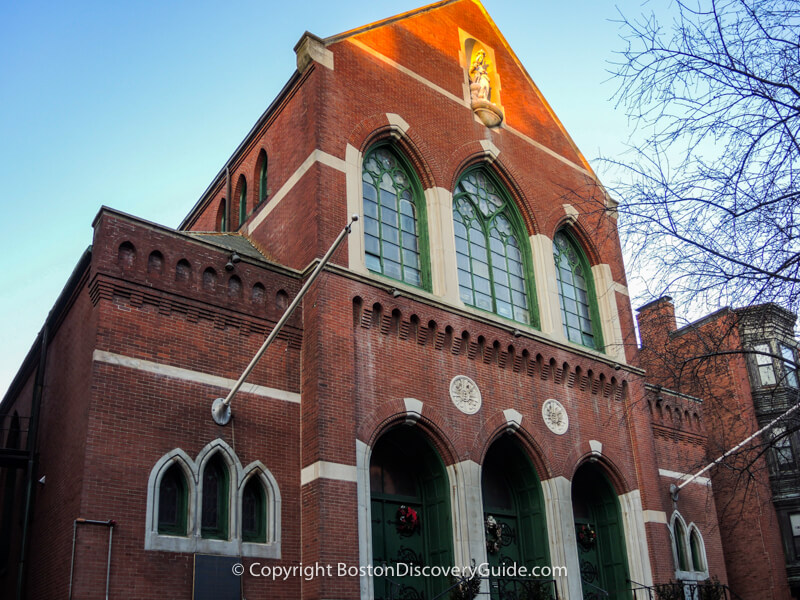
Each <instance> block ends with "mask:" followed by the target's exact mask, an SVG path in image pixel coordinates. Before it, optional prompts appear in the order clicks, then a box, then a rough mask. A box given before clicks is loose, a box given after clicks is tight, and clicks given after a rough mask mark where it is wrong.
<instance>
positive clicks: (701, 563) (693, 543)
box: [689, 527, 706, 571]
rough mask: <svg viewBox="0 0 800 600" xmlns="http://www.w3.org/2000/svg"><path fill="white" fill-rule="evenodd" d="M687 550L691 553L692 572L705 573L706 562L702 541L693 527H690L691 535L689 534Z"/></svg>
mask: <svg viewBox="0 0 800 600" xmlns="http://www.w3.org/2000/svg"><path fill="white" fill-rule="evenodd" d="M689 550H690V551H691V553H692V570H694V571H705V570H706V561H705V558H704V554H705V552H704V551H703V540H702V539H700V534H699V533H698V531H697V529H696V528H694V527H692V530H691V533H690V534H689Z"/></svg>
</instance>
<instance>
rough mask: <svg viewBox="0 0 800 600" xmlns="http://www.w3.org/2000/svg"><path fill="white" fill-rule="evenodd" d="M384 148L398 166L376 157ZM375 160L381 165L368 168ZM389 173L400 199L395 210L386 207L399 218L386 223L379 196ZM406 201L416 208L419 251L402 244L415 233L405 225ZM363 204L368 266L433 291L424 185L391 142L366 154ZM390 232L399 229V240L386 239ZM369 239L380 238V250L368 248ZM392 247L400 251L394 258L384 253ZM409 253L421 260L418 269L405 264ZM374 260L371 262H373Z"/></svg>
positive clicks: (382, 273) (416, 231) (416, 232)
mask: <svg viewBox="0 0 800 600" xmlns="http://www.w3.org/2000/svg"><path fill="white" fill-rule="evenodd" d="M382 150H383V151H385V152H386V153H387V154H388V155H389V157H390V158H392V159H394V160H395V161H396V164H395V165H390V166H389V167H387V166H386V165H384V164H382V163H381V162H380V161H379V160H377V158H376V154H377V153H379V152H381V151H382ZM373 159H375V163H376V166H377V167H378V169H377V172H373V171H370V170H367V164H368V163H370V161H372V160H373ZM386 175H388V176H389V177H390V178H391V179H392V185H393V188H394V190H395V193H394V197H395V198H396V202H397V204H396V210H392V209H390V208H388V209H387V210H388V211H390V212H394V213H396V219H392V222H391V223H387V222H385V220H384V217H383V211H384V210H385V207H384V204H383V202H382V200H381V198H380V190H381V187H380V179H381V178H382V177H384V176H386ZM398 175H400V176H401V177H405V178H406V180H407V181H406V182H405V185H404V184H403V182H402V181H400V182H398V181H397V177H398ZM366 178H369V181H366V180H365V179H366ZM365 185H366V186H368V189H370V190H371V194H370V195H372V194H374V196H375V198H374V199H373V198H367V197H366V196H367V194H366V193H365ZM406 192H407V193H408V197H406V198H403V197H402V196H403V194H404V193H406ZM403 201H408V202H410V203H411V206H412V208H413V212H414V227H415V231H414V233H413V235H414V237H415V238H416V245H417V248H416V252H414V251H413V250H411V249H406V248H404V247H403V241H404V240H405V239H406V236H411V235H412V234H411V232H409V231H407V230H405V229H404V228H403V217H404V216H405V217H408V216H409V215H404V214H403V213H402V202H403ZM367 204H370V205H374V207H375V211H376V212H375V214H373V215H370V214H369V211H368V209H367ZM361 207H362V212H363V215H364V225H363V229H364V249H365V256H364V261H365V263H366V266H367V269H369V270H370V271H371V272H373V273H377V274H379V275H382V276H383V277H387V278H389V279H392V280H394V281H401V282H403V283H406V284H408V285H412V286H414V287H419V288H422V289H424V290H426V291H429V292H430V291H431V290H432V286H431V267H430V250H429V248H430V245H429V239H428V218H427V210H426V205H425V196H424V193H423V190H422V185H421V184H420V182H419V178H418V177H417V174H416V172H415V171H414V169H413V167H412V166H411V164H410V163H409V161H408V159H407V158H406V157H405V156H404V155H403V153H402V152H400V151H399V150H398V149H397V148H395V147H394V146H393V145H392V144H391V143H386V142H383V143H378V144H376V145H375V146H373V147H372V148H370V149H369V151H368V152H367V153H365V155H364V159H363V161H362V166H361ZM389 218H391V215H389ZM370 227H372V228H375V229H377V231H373V232H370V231H368V229H369V228H370ZM385 227H388V228H387V231H386V233H384V228H385ZM391 231H395V232H396V235H397V241H396V242H392V241H389V240H388V239H387V237H388V234H389V233H390V232H391ZM370 238H374V239H376V240H377V252H376V251H375V250H376V249H372V251H370V250H368V249H367V246H368V244H369V239H370ZM390 246H394V247H396V248H397V249H398V250H397V252H398V254H397V255H396V256H395V257H393V258H388V257H386V256H384V252H385V250H387V249H388V248H389V247H390ZM407 252H408V253H410V254H409V257H410V256H412V255H413V254H416V257H417V258H416V260H417V262H418V264H417V267H416V268H415V267H413V266H411V265H409V264H406V262H407V260H410V258H408V257H407V256H406V253H407ZM375 260H377V261H378V262H379V264H378V265H376V264H374V261H375ZM371 262H372V264H370V263H371ZM390 265H391V266H392V268H398V270H399V273H398V276H396V277H395V276H394V275H392V274H389V273H387V272H386V271H387V270H388V268H389V266H390ZM407 270H409V271H410V273H409V274H407V273H406V271H407ZM415 271H416V272H418V273H419V281H415V280H414V278H413V276H412V274H413V272H415ZM406 277H410V279H407V278H406Z"/></svg>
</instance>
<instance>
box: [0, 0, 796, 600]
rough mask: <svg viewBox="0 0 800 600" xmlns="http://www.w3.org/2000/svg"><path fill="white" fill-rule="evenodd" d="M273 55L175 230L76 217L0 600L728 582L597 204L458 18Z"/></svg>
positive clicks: (691, 447)
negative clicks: (316, 269)
mask: <svg viewBox="0 0 800 600" xmlns="http://www.w3.org/2000/svg"><path fill="white" fill-rule="evenodd" d="M295 50H296V52H297V66H298V68H297V71H296V72H295V74H294V75H293V76H292V78H291V79H290V80H289V81H288V82H287V84H286V86H285V87H284V89H283V90H282V91H281V93H280V94H279V96H278V97H277V98H276V99H275V101H274V102H273V103H272V104H271V105H270V106H269V107H268V108H267V110H266V111H265V113H264V114H263V116H262V117H261V118H260V119H259V120H258V122H257V123H256V124H255V126H254V127H253V129H252V131H251V132H250V134H248V136H247V138H246V139H245V140H243V142H242V143H241V144H240V146H239V147H238V148H237V149H236V151H235V152H234V153H233V155H232V156H231V157H230V159H229V160H228V162H227V163H226V164H225V165H224V166H223V168H222V169H221V170H220V172H219V173H218V174H217V176H216V177H215V178H214V179H213V180H212V182H211V184H210V185H209V187H208V189H207V190H206V192H205V193H204V194H203V196H202V197H201V198H200V200H199V201H198V202H197V204H196V205H195V206H194V207H193V208H192V209H191V211H190V212H189V214H188V216H187V217H186V219H185V220H184V222H183V223H182V224H181V225H180V226H179V228H178V229H171V228H168V227H163V226H161V225H156V224H153V223H149V222H145V221H143V220H141V219H137V218H136V217H133V216H130V215H125V214H122V213H119V212H117V211H114V210H112V209H109V208H102V209H101V210H100V212H99V214H98V215H97V218H96V219H95V222H94V239H93V240H92V245H91V247H90V249H89V250H88V251H87V253H86V254H85V256H84V257H83V259H82V260H81V262H80V263H79V264H78V265H77V267H76V269H75V272H74V273H73V275H72V277H71V278H70V280H69V282H68V283H67V285H66V287H65V289H64V292H63V294H62V296H61V298H60V299H59V300H58V302H57V304H56V306H55V307H54V309H53V311H52V312H51V313H50V315H49V317H48V319H47V322H46V324H45V326H44V328H43V330H42V333H41V335H40V336H39V338H38V339H37V341H36V343H35V344H34V346H33V348H32V349H31V352H30V354H29V356H28V357H27V358H26V360H25V362H24V363H23V365H22V367H21V369H20V371H19V374H18V376H17V377H16V379H15V381H14V382H13V384H12V386H11V388H10V390H9V392H8V394H7V395H6V397H5V398H4V400H3V402H2V404H0V417H2V418H3V428H4V431H3V436H4V437H3V438H2V442H3V446H4V448H5V450H3V454H2V460H3V462H2V466H3V472H2V477H1V478H0V486H2V488H0V489H2V494H0V498H2V503H3V504H2V507H3V508H2V511H3V512H2V513H1V516H0V527H2V532H1V533H2V535H0V541H1V543H2V547H0V559H2V560H0V569H1V570H0V589H3V590H4V593H5V594H7V595H8V596H9V597H13V596H14V594H16V595H17V597H24V598H55V597H64V596H66V595H69V594H72V597H74V598H99V597H104V594H105V593H106V590H108V591H109V594H110V597H126V598H164V597H168V598H192V597H196V598H209V597H213V598H231V597H235V598H238V597H246V598H304V599H311V598H327V599H333V598H336V599H345V598H347V599H355V598H389V597H393V598H397V597H407V598H412V597H413V598H427V599H429V600H430V599H431V598H434V597H436V596H437V594H442V593H443V592H444V591H445V590H446V588H447V587H449V586H450V584H451V581H450V579H449V578H448V577H447V576H446V575H439V576H436V574H431V573H429V572H424V573H421V574H418V575H411V576H403V575H399V574H397V573H396V571H397V570H398V569H401V568H402V567H401V566H402V565H413V566H416V567H419V568H420V569H421V568H422V567H432V566H469V565H471V564H473V563H474V564H475V565H478V566H481V565H488V566H490V567H492V568H494V571H493V572H491V571H490V573H489V576H488V577H486V578H483V579H481V580H480V586H481V589H482V590H483V591H484V592H487V593H490V594H491V597H495V598H499V597H509V594H512V593H513V594H517V596H512V597H522V593H523V591H525V590H527V592H529V593H533V592H534V591H536V592H537V593H541V594H542V595H541V596H540V597H556V594H557V597H559V598H562V599H563V598H572V599H577V598H591V597H609V598H630V597H631V594H632V592H631V591H629V590H631V589H637V590H638V591H637V592H636V597H641V598H645V597H648V593H652V591H653V590H652V586H653V585H654V584H664V583H667V582H670V581H674V580H676V579H681V580H684V581H702V580H705V579H708V578H709V577H712V576H713V577H716V578H717V579H718V580H719V581H720V582H721V583H722V584H726V583H727V582H728V580H729V573H730V569H731V564H730V562H729V563H728V566H727V570H726V563H725V556H724V554H723V547H722V539H721V538H720V529H719V527H718V526H717V520H716V511H715V510H714V508H713V507H714V502H715V500H714V497H713V495H712V493H711V489H710V488H709V487H708V486H707V485H705V484H704V483H703V482H698V483H693V484H690V485H688V486H687V488H686V489H685V490H684V491H683V492H682V496H681V500H680V503H679V506H678V507H677V508H676V507H675V506H674V505H673V501H672V498H671V496H670V493H669V484H670V483H671V482H673V481H675V478H676V477H681V476H683V475H684V474H686V473H688V472H690V470H691V469H692V468H693V467H694V466H696V465H698V464H700V463H702V462H703V461H704V458H705V445H706V444H707V441H708V425H707V423H706V417H704V411H703V406H702V403H701V402H700V401H698V400H697V399H695V398H694V397H692V396H688V395H686V394H688V393H690V392H686V393H683V394H682V393H678V392H665V391H664V390H662V389H661V388H652V387H647V386H646V382H645V379H644V371H643V370H642V369H641V368H639V366H637V356H638V350H637V348H636V344H635V342H634V340H635V335H634V325H633V317H632V313H631V310H630V303H629V300H628V294H627V288H626V280H625V273H624V268H623V264H622V257H621V251H620V246H619V240H618V237H617V228H616V214H615V210H614V209H615V203H614V201H613V200H611V199H610V198H608V197H607V196H606V194H605V192H604V190H603V188H602V186H601V185H600V183H599V182H598V181H597V179H596V177H595V175H594V173H593V172H592V170H591V168H590V166H589V164H588V163H587V161H586V160H585V159H584V158H583V156H582V155H581V153H580V152H579V151H578V149H577V148H576V147H575V145H574V144H573V142H572V140H571V139H570V137H569V135H568V134H567V133H566V131H565V130H564V128H563V126H562V125H561V124H560V122H559V121H558V119H557V118H556V117H555V115H554V113H553V111H552V109H551V108H550V106H549V105H548V104H547V102H546V101H545V100H544V98H543V97H542V96H541V94H540V93H539V91H538V89H537V88H536V86H535V84H534V83H533V81H532V80H531V78H530V77H529V76H528V74H527V72H526V71H525V70H524V68H523V67H522V65H521V64H520V63H519V61H518V59H517V58H516V56H515V55H514V53H513V51H512V50H511V49H510V48H509V47H508V45H507V44H506V42H505V40H504V38H503V36H502V35H501V33H500V32H499V31H498V30H497V28H496V27H495V25H494V24H493V22H492V20H491V18H490V17H489V16H488V15H487V14H486V12H485V10H484V9H483V7H482V6H481V5H480V4H479V3H478V2H477V1H474V0H448V1H445V2H441V3H438V4H434V5H431V6H428V7H425V8H422V9H419V10H416V11H413V12H410V13H407V14H404V15H400V16H397V17H393V18H390V19H387V20H385V21H381V22H379V23H375V24H372V25H368V26H365V27H362V28H360V29H356V30H353V31H350V32H347V33H344V34H341V35H338V36H333V37H330V38H327V39H324V40H322V39H318V38H316V37H314V36H313V35H311V34H306V35H305V36H304V37H303V38H302V39H301V40H300V42H299V43H298V44H297V46H296V48H295ZM354 213H355V214H359V215H361V219H360V220H359V221H358V222H357V223H356V224H355V225H354V226H353V228H352V232H351V233H350V235H349V236H348V237H347V239H346V242H345V245H344V246H342V247H341V248H340V250H339V251H338V252H336V253H335V254H334V255H333V258H332V260H331V262H330V264H329V265H328V266H327V267H326V269H325V271H324V272H323V274H322V276H321V278H320V279H318V280H317V281H316V282H315V283H314V284H313V286H312V287H311V288H310V291H309V293H308V294H307V295H306V296H305V297H304V298H303V300H302V303H301V306H300V308H299V309H298V311H297V312H296V313H295V314H294V315H293V316H292V317H291V318H290V320H289V321H288V323H287V325H286V327H285V328H283V329H282V330H281V332H280V334H279V335H278V337H277V339H276V341H275V343H274V344H273V345H272V346H271V347H270V348H269V349H268V351H267V353H266V354H265V355H264V357H263V358H262V359H261V361H260V362H259V363H258V365H257V366H256V368H255V370H254V372H253V373H252V375H251V376H250V377H249V379H248V381H247V383H246V384H245V386H244V387H243V388H242V390H241V391H240V392H239V393H238V395H237V396H236V397H235V399H234V400H233V404H232V414H233V417H232V419H231V422H230V423H228V424H227V425H225V426H219V425H217V424H216V423H215V422H214V421H213V420H212V418H211V402H212V400H213V399H215V398H217V397H220V396H224V395H225V394H226V393H227V391H228V390H229V389H230V388H231V386H232V385H233V383H234V381H235V380H236V379H237V377H238V376H239V374H240V373H241V372H242V371H243V370H244V368H245V366H246V365H247V364H248V362H249V361H250V359H251V357H252V356H253V355H254V354H255V352H256V351H257V349H258V348H259V347H260V345H261V343H262V342H263V340H264V338H265V336H266V335H267V333H268V332H270V331H271V330H272V329H273V328H274V327H275V325H276V323H277V321H278V319H279V318H280V316H281V315H282V314H283V312H284V310H285V309H286V307H287V305H288V304H289V302H290V301H291V300H292V299H293V298H294V297H295V296H296V295H297V293H298V291H299V289H300V287H301V286H302V284H303V282H304V281H305V280H306V279H307V278H308V276H309V274H310V272H311V269H312V268H313V266H314V265H315V263H316V262H317V261H318V260H319V259H320V258H321V257H322V256H323V255H324V253H325V252H326V251H327V249H328V248H329V247H330V246H331V244H332V242H333V240H334V239H335V238H336V236H337V235H338V234H339V232H340V231H341V229H342V228H343V227H344V226H345V224H346V223H347V222H348V219H349V215H351V214H354ZM665 404H669V406H670V410H671V411H673V412H674V411H676V410H678V407H680V412H681V413H682V414H684V413H685V414H688V415H689V417H688V418H686V419H685V420H682V421H680V422H679V423H677V424H676V423H675V422H673V421H666V422H665V421H664V419H663V417H662V416H661V414H662V412H663V410H664V406H665ZM37 482H38V483H37ZM27 507H30V508H29V509H28V508H27ZM237 563H240V564H241V565H242V568H243V570H244V573H243V574H242V575H241V576H239V577H237V576H236V575H234V574H232V570H235V569H238V566H236V565H237ZM511 564H516V565H519V566H524V567H525V568H526V569H528V570H529V571H528V575H531V574H532V575H534V577H530V576H524V577H515V576H514V574H510V573H508V572H507V571H502V570H501V569H499V567H500V566H502V565H506V566H508V565H511ZM370 565H371V566H381V567H385V568H384V569H383V571H382V572H380V573H372V572H370V571H369V569H368V567H369V566H370ZM551 565H552V566H556V567H565V568H566V571H565V572H564V571H557V572H551V571H547V570H546V571H541V570H538V571H533V569H534V567H536V568H537V569H541V568H542V567H546V568H548V569H549V567H550V566H551ZM301 566H304V567H306V568H315V569H317V570H316V571H315V572H314V573H309V572H306V571H300V572H298V571H292V572H290V573H289V574H288V575H287V576H286V577H278V580H273V579H272V578H271V577H270V575H271V574H275V573H276V572H277V569H279V568H280V569H299V568H300V567H301ZM328 568H330V569H331V571H327V569H328ZM320 569H321V571H320ZM391 569H395V572H392V571H391ZM484 572H485V571H483V572H482V573H481V574H483V573H484ZM387 573H388V574H389V576H387ZM393 573H394V574H393ZM517 575H519V573H517ZM687 589H694V588H687ZM762 591H763V590H762ZM765 593H766V592H765ZM751 597H756V596H751ZM758 597H761V598H763V597H775V598H786V597H787V595H786V594H785V593H784V590H783V589H782V588H780V589H779V588H775V593H774V594H773V595H771V596H766V595H763V594H762V595H761V596H758Z"/></svg>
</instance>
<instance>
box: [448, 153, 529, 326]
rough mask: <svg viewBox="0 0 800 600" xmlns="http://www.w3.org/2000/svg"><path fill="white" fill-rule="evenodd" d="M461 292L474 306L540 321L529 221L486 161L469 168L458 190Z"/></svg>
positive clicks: (455, 203)
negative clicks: (487, 165)
mask: <svg viewBox="0 0 800 600" xmlns="http://www.w3.org/2000/svg"><path fill="white" fill-rule="evenodd" d="M453 229H454V233H455V244H456V260H457V264H458V287H459V297H460V298H461V300H462V301H463V302H464V304H467V305H468V306H474V307H475V308H478V309H481V310H485V311H487V312H492V313H494V314H496V315H499V316H501V317H505V318H507V319H511V320H512V321H517V322H519V323H525V324H529V325H532V326H534V327H537V328H538V326H539V322H538V313H537V310H536V300H535V299H536V286H535V283H534V277H533V270H532V269H531V266H530V265H531V264H532V260H531V256H530V248H529V245H528V243H527V241H528V239H527V236H526V235H524V233H525V227H524V225H523V223H522V219H521V218H520V216H519V213H518V211H517V208H516V206H515V205H514V203H513V202H512V201H511V199H510V198H509V196H508V194H507V193H506V192H505V190H504V189H503V187H502V186H501V185H500V184H499V183H498V182H497V181H496V180H495V178H494V177H493V176H492V175H491V174H490V172H489V171H488V170H486V169H485V168H483V167H478V168H475V169H471V170H469V171H467V172H466V173H464V175H462V176H461V178H460V179H459V181H458V184H457V185H456V191H455V194H454V196H453Z"/></svg>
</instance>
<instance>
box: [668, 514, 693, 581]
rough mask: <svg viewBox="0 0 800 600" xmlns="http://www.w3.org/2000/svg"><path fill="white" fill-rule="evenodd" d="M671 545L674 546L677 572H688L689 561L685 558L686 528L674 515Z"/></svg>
mask: <svg viewBox="0 0 800 600" xmlns="http://www.w3.org/2000/svg"><path fill="white" fill-rule="evenodd" d="M672 543H673V544H674V550H675V556H676V558H677V567H678V570H679V571H688V570H689V561H688V558H687V556H686V528H685V527H684V525H683V520H682V519H681V517H680V515H675V517H674V521H673V523H672Z"/></svg>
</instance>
